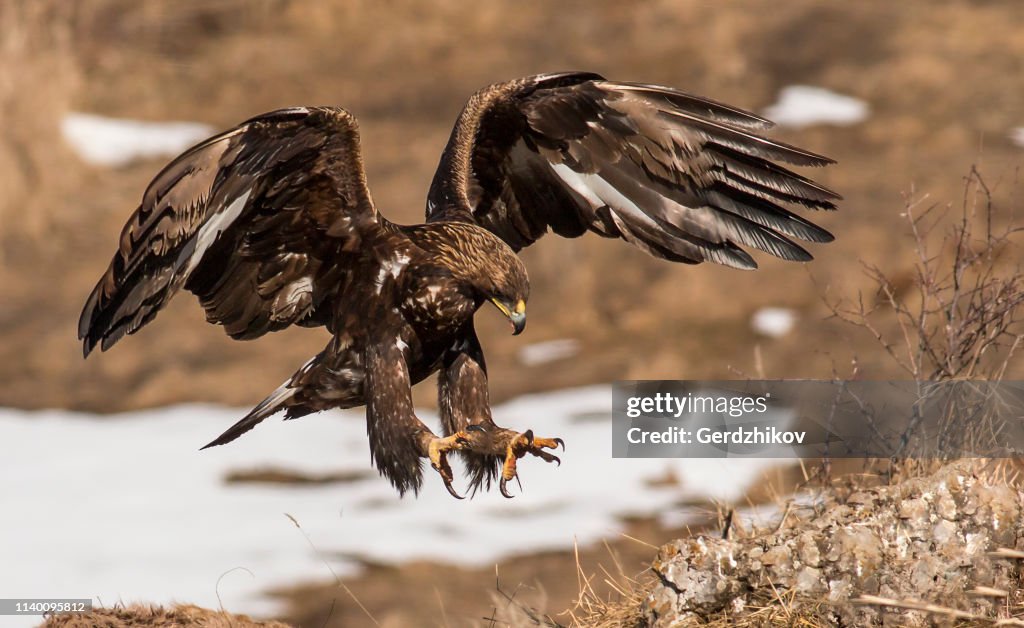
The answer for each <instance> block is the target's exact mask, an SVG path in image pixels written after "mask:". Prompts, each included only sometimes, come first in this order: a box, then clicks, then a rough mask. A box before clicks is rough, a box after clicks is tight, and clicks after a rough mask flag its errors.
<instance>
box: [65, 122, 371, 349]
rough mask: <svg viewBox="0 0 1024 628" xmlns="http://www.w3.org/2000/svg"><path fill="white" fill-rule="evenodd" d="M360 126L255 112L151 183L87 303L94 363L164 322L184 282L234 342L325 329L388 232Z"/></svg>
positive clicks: (83, 321) (83, 325) (84, 336)
mask: <svg viewBox="0 0 1024 628" xmlns="http://www.w3.org/2000/svg"><path fill="white" fill-rule="evenodd" d="M380 220H381V219H380V217H379V216H378V215H377V213H376V210H375V209H374V207H373V203H372V201H371V199H370V195H369V191H368V190H367V187H366V181H365V176H364V174H363V167H362V162H361V159H360V154H359V135H358V130H357V127H356V123H355V120H354V119H353V118H352V116H351V115H350V114H349V113H348V112H346V111H345V110H344V109H340V108H333V107H296V108H291V109H283V110H279V111H274V112H270V113H267V114H263V115H261V116H257V117H255V118H252V119H250V120H247V121H246V122H244V123H242V124H241V125H239V126H238V127H236V128H234V129H231V130H229V131H227V132H224V133H222V134H220V135H217V136H215V137H212V138H210V139H208V140H206V141H204V142H201V143H200V144H197V145H196V146H194V147H192V148H191V149H189V150H188V151H186V152H185V153H183V154H182V155H181V156H180V157H178V158H177V159H175V160H174V161H172V162H171V163H170V164H169V165H168V166H167V167H165V168H164V169H163V170H162V171H161V172H160V173H159V174H158V175H157V176H156V178H154V179H153V181H152V182H151V183H150V185H149V186H148V187H147V189H146V191H145V193H144V195H143V198H142V202H141V204H140V205H139V207H138V209H137V210H136V211H135V213H134V214H133V215H132V216H131V218H130V219H129V221H128V223H127V224H126V225H125V227H124V229H123V230H122V232H121V237H120V243H119V247H118V250H117V252H116V254H115V255H114V258H113V260H112V261H111V263H110V266H109V267H108V269H107V271H106V272H105V273H104V275H103V277H102V278H101V279H100V281H99V283H98V284H97V285H96V287H95V289H94V290H93V291H92V294H90V295H89V298H88V300H87V301H86V304H85V307H84V309H83V310H82V315H81V317H80V319H79V326H78V335H79V338H80V339H81V340H82V341H83V349H84V352H85V354H86V355H88V354H89V352H90V351H92V349H93V348H94V347H95V346H96V345H97V344H99V345H100V346H101V348H102V349H104V350H106V349H108V348H110V347H111V346H112V345H113V344H114V343H116V342H117V341H118V340H119V339H120V338H122V337H123V336H125V335H126V334H131V333H134V332H135V331H137V330H138V329H139V328H141V327H142V326H143V325H145V324H146V323H147V322H149V321H150V320H152V319H153V317H154V316H156V314H157V312H159V310H160V309H161V308H162V307H163V306H164V304H165V303H166V302H167V301H168V300H169V299H170V298H171V297H172V296H173V295H174V294H175V293H176V292H177V291H178V290H179V289H180V288H181V287H182V286H184V287H185V288H187V289H188V290H190V291H191V292H193V293H195V294H196V295H197V296H198V297H199V299H200V302H201V303H202V305H203V307H204V308H205V310H206V314H207V320H209V321H210V322H212V323H217V324H220V325H224V327H225V329H226V331H227V333H228V334H230V335H231V336H232V337H235V338H254V337H257V336H259V335H262V334H264V333H266V332H267V331H272V330H276V329H282V328H284V327H287V326H288V325H291V324H294V323H300V322H301V323H303V324H309V323H310V319H311V318H312V319H313V320H315V321H317V322H320V323H321V324H322V322H323V321H322V320H320V318H318V315H317V310H316V308H317V306H318V305H319V304H321V303H324V302H329V301H330V300H331V299H333V298H334V297H335V296H336V295H335V294H334V292H333V291H334V290H335V289H336V285H338V282H336V281H322V278H323V275H324V274H325V273H328V272H330V273H332V275H335V276H336V274H337V271H336V267H338V266H344V264H345V263H346V259H345V257H346V255H347V253H346V252H347V251H353V250H356V249H357V248H358V243H359V241H360V240H361V239H362V238H363V237H365V236H366V235H367V234H368V233H369V232H370V231H372V230H374V229H379V228H380Z"/></svg>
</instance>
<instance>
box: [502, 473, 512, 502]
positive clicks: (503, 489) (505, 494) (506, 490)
mask: <svg viewBox="0 0 1024 628" xmlns="http://www.w3.org/2000/svg"><path fill="white" fill-rule="evenodd" d="M506 482H508V480H506V479H505V478H501V482H498V490H499V491H501V494H502V495H504V496H505V497H506V498H508V499H512V497H513V495H512V494H511V493H509V492H508V489H506V488H505V484H506Z"/></svg>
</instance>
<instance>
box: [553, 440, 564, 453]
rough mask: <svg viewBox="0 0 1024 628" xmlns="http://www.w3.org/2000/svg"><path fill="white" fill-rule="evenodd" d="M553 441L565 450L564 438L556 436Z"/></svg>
mask: <svg viewBox="0 0 1024 628" xmlns="http://www.w3.org/2000/svg"><path fill="white" fill-rule="evenodd" d="M555 442H556V443H558V444H559V446H561V448H562V451H565V441H564V440H562V439H561V438H556V439H555Z"/></svg>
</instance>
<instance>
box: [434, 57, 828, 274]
mask: <svg viewBox="0 0 1024 628" xmlns="http://www.w3.org/2000/svg"><path fill="white" fill-rule="evenodd" d="M771 126H772V124H771V122H770V121H768V120H766V119H764V118H761V117H760V116H757V115H755V114H752V113H748V112H746V111H743V110H741V109H737V108H735V107H732V106H730V105H726V104H723V103H719V102H716V101H712V100H708V99H705V98H701V97H699V96H693V95H691V94H686V93H683V92H680V91H678V90H674V89H671V88H667V87H660V86H657V85H646V84H640V83H616V82H611V81H607V80H605V79H604V78H602V77H600V76H596V75H593V74H582V73H564V74H549V75H541V76H535V77H529V78H525V79H520V80H517V81H511V82H508V83H501V84H497V85H493V86H491V87H489V88H486V89H484V90H481V91H480V92H478V93H476V94H474V95H473V97H472V98H470V100H469V102H468V103H467V104H466V107H465V108H464V110H463V112H462V114H461V115H460V117H459V120H458V121H457V122H456V125H455V129H454V130H453V132H452V136H451V139H450V140H449V143H448V147H447V148H446V150H445V153H444V155H443V156H442V158H441V163H440V164H439V165H438V169H437V172H436V173H435V175H434V181H433V184H432V185H431V190H430V195H429V202H428V211H427V218H428V220H431V221H439V220H461V221H475V222H476V223H478V224H480V225H481V226H483V227H485V228H487V229H489V230H491V231H492V232H494V233H495V234H497V235H498V236H499V237H501V238H502V239H504V240H505V241H506V242H507V243H508V244H509V245H510V246H512V247H513V248H514V249H516V250H519V249H521V248H523V247H526V246H529V245H530V244H532V243H533V242H535V241H536V240H538V239H539V238H540V237H542V236H543V235H544V233H545V232H547V231H548V230H552V231H555V232H556V233H558V234H560V235H563V236H565V237H576V236H579V235H582V234H583V233H585V232H586V231H593V232H595V233H598V234H600V235H603V236H610V237H619V238H622V239H624V240H626V241H627V242H629V243H631V244H633V245H635V246H638V247H640V248H641V249H643V250H645V251H647V252H649V253H651V254H652V255H656V256H658V257H664V258H666V259H672V260H673V261H681V262H689V263H699V262H702V261H711V262H715V263H720V264H725V265H728V266H733V267H737V268H756V267H757V264H756V263H755V262H754V260H753V258H752V257H751V256H750V255H749V254H747V253H746V252H745V251H744V250H743V249H742V248H741V247H751V248H754V249H757V250H760V251H764V252H766V253H769V254H770V255H773V256H776V257H780V258H782V259H787V260H796V261H806V260H809V259H811V255H810V253H808V251H807V250H806V249H804V248H803V247H801V246H800V245H798V244H797V243H796V242H794V241H793V240H794V239H797V240H805V241H809V242H828V241H831V240H832V235H831V234H830V233H829V232H828V231H826V230H824V229H822V228H821V227H818V226H817V225H815V224H813V223H812V222H810V221H808V220H806V219H804V218H802V217H800V216H797V215H796V214H794V213H792V212H790V211H788V210H787V209H785V208H783V205H786V204H795V205H803V206H805V207H808V208H812V209H835V201H836V200H838V199H839V198H840V197H839V195H838V194H836V193H835V192H833V191H831V190H829V189H828V188H827V187H825V186H823V185H820V184H818V183H816V182H814V181H812V180H811V179H809V178H807V177H805V176H803V175H801V174H798V173H796V172H793V171H791V170H789V169H787V168H785V167H783V166H780V165H778V163H776V162H783V163H790V164H794V165H797V166H824V165H827V164H831V163H834V162H833V161H832V160H831V159H829V158H827V157H823V156H821V155H817V154H815V153H812V152H810V151H807V150H804V149H801V148H798V147H795V146H791V145H788V144H785V143H782V142H778V141H775V140H771V139H768V138H766V137H763V136H761V135H759V134H758V132H759V131H763V130H764V129H767V128H769V127H771Z"/></svg>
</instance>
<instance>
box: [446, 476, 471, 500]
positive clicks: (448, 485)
mask: <svg viewBox="0 0 1024 628" xmlns="http://www.w3.org/2000/svg"><path fill="white" fill-rule="evenodd" d="M441 479H442V480H444V487H445V488H446V489H448V494H449V495H451V496H452V497H454V498H455V499H466V498H465V497H463V496H462V495H459V494H458V493H457V492H456V491H455V487H454V486H452V483H451V480H448V479H447V478H445V477H442V478H441Z"/></svg>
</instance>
